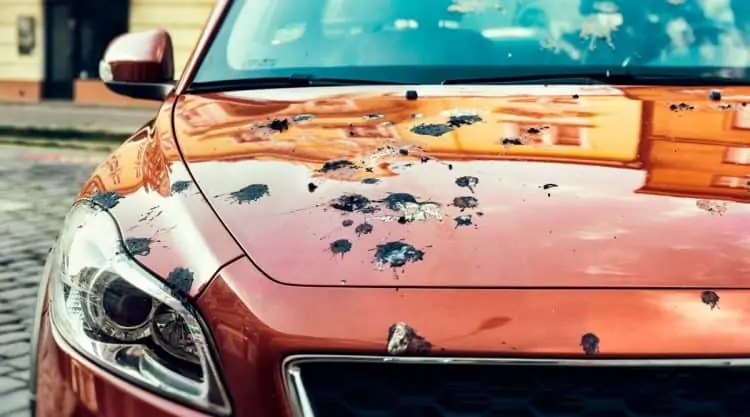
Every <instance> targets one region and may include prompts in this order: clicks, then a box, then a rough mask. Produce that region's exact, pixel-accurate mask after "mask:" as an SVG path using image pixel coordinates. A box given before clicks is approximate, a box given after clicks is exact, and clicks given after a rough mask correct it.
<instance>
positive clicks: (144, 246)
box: [123, 237, 154, 256]
mask: <svg viewBox="0 0 750 417" xmlns="http://www.w3.org/2000/svg"><path fill="white" fill-rule="evenodd" d="M153 243H154V240H153V239H151V238H150V237H129V238H127V239H125V241H124V242H123V244H124V245H125V248H126V249H127V250H128V252H130V253H131V254H132V255H134V256H148V255H149V254H150V253H151V244H153Z"/></svg>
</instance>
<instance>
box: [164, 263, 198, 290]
mask: <svg viewBox="0 0 750 417" xmlns="http://www.w3.org/2000/svg"><path fill="white" fill-rule="evenodd" d="M193 278H194V276H193V272H192V271H190V270H189V269H187V268H175V269H173V270H172V272H170V273H169V275H168V276H167V285H168V286H169V288H171V289H172V290H173V291H174V292H175V293H176V294H177V295H185V294H188V293H189V292H190V288H191V287H192V286H193Z"/></svg>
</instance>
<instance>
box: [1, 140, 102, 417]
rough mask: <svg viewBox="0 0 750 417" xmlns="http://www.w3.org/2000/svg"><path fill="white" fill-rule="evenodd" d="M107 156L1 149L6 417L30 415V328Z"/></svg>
mask: <svg viewBox="0 0 750 417" xmlns="http://www.w3.org/2000/svg"><path fill="white" fill-rule="evenodd" d="M103 157H104V155H102V154H92V153H85V152H80V151H64V150H59V149H42V148H21V147H10V146H0V416H1V417H5V416H12V417H21V416H28V415H30V414H29V411H28V410H27V405H28V394H27V389H26V386H27V381H28V374H29V358H28V354H29V340H30V335H29V329H30V327H31V323H32V315H33V310H34V302H35V297H36V292H37V286H38V280H39V275H40V273H41V270H42V267H43V263H44V261H45V259H46V256H47V253H48V251H49V247H50V246H51V244H52V242H53V240H54V239H55V237H56V236H57V233H58V231H59V229H60V226H61V225H62V220H63V218H64V217H65V214H66V213H67V211H68V208H69V207H70V205H71V203H72V202H73V199H74V198H75V196H76V194H77V192H78V189H79V187H80V186H81V185H82V184H83V182H84V181H85V180H86V178H87V177H88V175H89V174H90V173H91V171H92V169H93V168H94V166H95V165H96V162H94V161H97V162H98V160H101V159H102V158H103Z"/></svg>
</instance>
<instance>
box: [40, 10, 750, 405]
mask: <svg viewBox="0 0 750 417" xmlns="http://www.w3.org/2000/svg"><path fill="white" fill-rule="evenodd" d="M457 3H463V4H461V5H460V7H456V6H455V5H454V4H452V3H451V2H450V1H448V0H436V1H430V2H419V1H406V0H387V1H386V0H379V1H375V0H368V1H360V0H306V1H298V0H236V1H219V2H218V3H217V6H216V8H215V10H214V12H213V13H212V15H211V16H210V19H209V21H208V24H207V25H206V28H205V31H204V33H203V34H202V36H201V38H200V40H199V42H198V44H197V46H196V49H195V53H194V55H193V56H192V57H191V58H190V60H189V62H188V64H187V67H186V70H185V71H184V73H183V74H182V76H181V77H180V78H179V81H177V82H176V83H174V82H173V81H172V80H173V79H174V63H173V58H172V46H171V45H172V44H171V40H170V37H169V35H168V34H167V33H165V32H163V31H150V32H143V33H133V34H126V35H124V36H122V37H120V38H118V39H116V40H115V41H113V43H112V44H111V45H110V47H109V49H108V51H107V53H106V55H105V57H104V59H103V61H102V66H101V76H102V78H103V80H104V81H105V82H106V83H107V85H108V86H109V87H110V89H112V90H113V91H115V92H118V93H120V94H123V95H126V96H130V97H135V98H140V99H152V100H159V101H161V102H162V103H163V104H162V105H161V107H160V109H159V111H158V114H157V115H156V116H155V118H154V120H152V121H150V122H148V123H147V124H145V125H144V126H143V127H142V128H141V129H139V130H138V131H136V132H135V133H134V134H133V136H131V137H130V138H128V139H127V140H126V141H125V142H124V143H123V144H122V145H121V146H120V147H119V148H118V149H117V150H116V151H114V152H113V153H112V155H111V156H109V158H108V159H107V160H105V161H103V162H102V164H101V165H100V166H99V167H98V168H97V169H96V170H95V172H93V173H92V176H91V178H90V179H89V181H88V182H87V183H86V184H85V186H84V187H83V189H82V190H81V194H80V196H79V199H78V201H77V203H76V204H75V205H74V206H73V208H72V209H71V211H70V214H69V216H68V217H67V219H66V221H65V225H64V227H63V229H62V231H61V233H60V236H59V239H58V241H57V242H56V244H55V246H54V247H53V249H52V251H51V253H50V256H49V258H48V260H47V264H46V267H45V270H44V275H43V277H42V278H43V281H42V285H41V287H40V288H41V289H40V296H39V302H38V310H37V316H36V321H35V323H36V325H35V328H34V334H33V337H34V340H33V343H32V345H33V349H32V377H31V381H32V384H31V390H32V409H33V410H34V412H35V415H36V416H38V417H52V416H54V417H67V416H82V417H84V416H85V417H88V416H108V417H112V416H124V417H143V416H152V417H157V416H164V417H167V416H170V417H171V416H175V417H177V416H180V417H185V416H199V415H217V416H237V417H312V416H315V417H347V416H362V417H400V416H405V417H428V416H429V417H432V416H435V417H440V416H446V417H448V416H450V417H453V416H482V417H485V416H486V417H489V416H508V417H511V416H513V417H517V416H522V417H526V416H528V417H553V416H554V417H558V416H582V417H596V416H606V417H620V416H628V417H647V416H674V417H694V416H718V417H727V416H739V417H747V416H750V403H748V401H747V398H748V395H750V368H748V366H749V365H750V331H748V328H747V324H748V323H749V322H750V307H748V306H750V291H749V290H748V289H749V288H750V281H748V279H747V277H746V276H745V274H750V258H748V253H749V251H750V238H748V233H747V231H748V229H747V228H748V227H750V211H748V209H747V206H746V205H744V204H743V203H746V202H748V201H750V193H749V192H748V174H750V110H745V105H746V102H747V101H750V88H749V87H746V86H744V85H746V84H747V79H746V78H742V77H741V76H740V75H737V74H738V73H739V74H742V73H744V67H742V66H737V65H734V66H729V65H727V66H729V67H730V68H720V67H717V63H718V62H719V60H718V58H717V57H718V56H725V55H726V56H737V55H736V54H734V55H733V53H729V54H725V55H717V54H719V53H720V52H722V50H721V48H723V47H725V46H726V45H723V44H718V43H712V39H713V38H712V37H711V33H714V32H712V31H706V32H705V33H704V32H700V33H696V34H694V35H693V37H692V39H694V40H695V43H692V44H690V43H689V44H688V46H687V47H686V49H676V48H674V47H673V43H671V42H665V41H664V39H665V37H666V39H667V40H668V39H671V38H669V36H672V35H670V33H671V32H668V31H666V29H665V26H664V25H665V23H664V22H665V20H663V19H662V20H654V19H651V18H650V17H649V16H647V15H648V9H647V7H645V6H646V2H644V3H643V4H642V5H641V6H643V7H641V9H639V10H641V12H638V13H635V12H633V10H630V12H629V13H625V10H620V9H618V7H626V3H627V4H630V3H632V2H630V3H628V2H625V3H622V5H621V6H617V3H620V2H610V3H611V4H610V6H609V7H607V8H604V10H603V11H602V10H598V11H597V10H594V9H592V11H589V12H585V13H594V14H593V15H586V14H581V13H584V11H580V13H579V11H576V9H575V7H574V6H575V5H574V3H573V2H569V3H566V2H564V1H560V2H549V5H547V6H539V7H543V8H544V10H541V12H543V14H544V15H545V16H547V19H548V20H549V22H548V23H547V24H548V25H550V28H552V27H555V28H560V27H564V26H565V25H564V23H570V22H568V21H567V20H566V21H564V22H561V21H560V19H563V18H564V19H569V17H568V16H570V15H571V14H573V15H576V16H578V17H579V18H580V19H579V20H580V22H579V23H580V24H579V26H581V27H585V28H587V29H586V30H587V31H588V32H587V33H593V34H592V35H591V36H589V37H587V38H585V39H581V38H580V37H578V36H572V37H571V36H567V35H565V34H562V35H560V36H558V37H556V38H554V39H553V40H554V42H551V41H550V39H547V38H546V37H540V35H539V34H540V33H542V32H544V30H542V29H543V28H542V29H540V27H539V26H538V25H537V26H535V27H534V29H533V30H528V29H529V28H526V27H523V26H519V27H515V26H500V27H497V26H491V27H489V26H488V27H485V26H480V25H478V24H476V22H477V21H482V22H484V23H483V24H487V23H488V21H491V19H474V20H472V14H482V13H496V12H497V8H496V6H495V5H494V4H490V3H492V2H469V1H464V2H457ZM576 3H577V2H576ZM639 4H640V3H639ZM649 4H650V3H649ZM686 5H693V2H672V3H669V4H668V5H666V6H665V5H662V6H664V7H662V9H664V10H667V12H665V11H663V10H662V14H661V16H662V17H663V16H666V17H668V18H669V17H671V18H675V19H677V18H682V15H681V14H680V13H682V12H681V11H682V9H681V7H683V6H685V7H687V6H686ZM572 6H573V7H572ZM639 7H640V6H639ZM670 7H671V8H670ZM660 10H661V9H660ZM639 13H640V14H639ZM670 13H671V14H670ZM691 16H693V15H691ZM597 19H599V20H597ZM639 19H640V20H639ZM691 19H695V18H694V17H693V18H691ZM667 20H668V19H667ZM510 21H518V19H505V20H504V22H506V23H504V24H505V25H508V24H509V23H507V22H510ZM691 21H692V20H689V21H688V23H690V22H691ZM472 22H475V23H472ZM581 22H583V23H581ZM592 22H593V23H592ZM596 22H608V23H607V24H608V25H614V26H612V27H613V28H615V29H617V30H616V31H613V32H611V33H606V34H605V33H603V32H602V27H603V26H596ZM613 22H614V23H613ZM618 22H619V23H618ZM707 22H708V23H711V22H712V21H711V20H710V19H709V18H707V17H706V18H705V20H704V21H701V22H700V27H701V28H705V27H707V24H708V23H707ZM489 23H491V22H489ZM537 23H538V22H537ZM573 23H575V22H573ZM715 26H716V27H717V28H719V29H716V30H717V31H721V30H726V29H722V26H721V25H720V24H718V23H717V24H716V25H715ZM592 28H594V29H596V30H592ZM597 28H598V29H597ZM635 28H640V29H639V30H641V31H640V32H639V31H637V30H635ZM644 28H645V29H644ZM643 30H648V31H651V32H648V34H644V32H643ZM486 31H489V32H488V33H491V36H485V34H484V33H485V32H486ZM552 32H554V31H553V30H550V34H551V33H552ZM568 35H569V34H568ZM605 35H606V36H605ZM544 36H547V35H544ZM550 36H552V35H550ZM566 39H568V41H566ZM558 41H559V42H560V43H563V42H566V45H565V47H564V48H563V47H561V48H557V47H554V45H553V44H554V43H555V42H558ZM695 45H698V46H699V47H700V51H699V52H700V53H695V52H696V51H695V48H694V47H696V46H695ZM691 48H693V49H691ZM706 48H709V49H706ZM710 48H714V49H713V50H714V52H716V54H714V55H710V57H711V58H710V59H709V58H705V57H704V55H701V54H705V53H706V52H705V51H706V50H710ZM724 52H726V51H724ZM730 52H731V51H730ZM670 54H676V55H679V59H677V58H675V61H674V62H680V66H671V67H670V66H669V65H668V64H669V62H672V61H670V59H671V58H665V57H669V56H671V55H670ZM680 54H682V55H680ZM706 56H707V55H706ZM688 64H689V65H688ZM722 66H724V65H722Z"/></svg>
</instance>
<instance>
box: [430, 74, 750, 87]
mask: <svg viewBox="0 0 750 417" xmlns="http://www.w3.org/2000/svg"><path fill="white" fill-rule="evenodd" d="M565 80H569V81H577V82H576V83H580V81H584V82H586V83H592V82H598V83H602V84H621V85H644V84H645V85H660V84H670V85H684V86H700V85H709V84H710V85H748V84H750V80H748V79H747V78H738V77H728V76H721V75H717V74H716V73H713V72H712V73H709V74H665V73H661V72H660V73H656V72H654V73H642V74H634V73H630V72H627V73H625V72H607V71H605V72H569V73H565V72H558V73H532V74H518V75H516V74H514V75H502V76H497V77H488V78H464V79H448V80H443V82H442V83H441V84H443V85H456V84H513V83H528V82H537V83H545V82H557V83H559V82H560V81H565Z"/></svg>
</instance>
